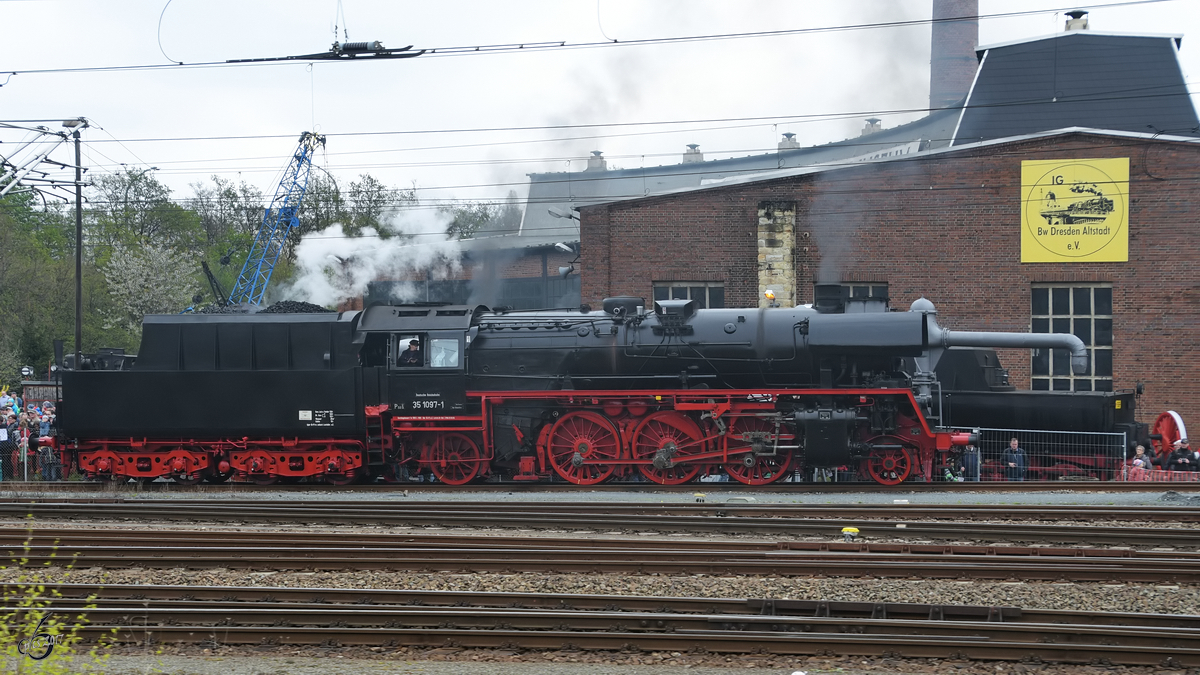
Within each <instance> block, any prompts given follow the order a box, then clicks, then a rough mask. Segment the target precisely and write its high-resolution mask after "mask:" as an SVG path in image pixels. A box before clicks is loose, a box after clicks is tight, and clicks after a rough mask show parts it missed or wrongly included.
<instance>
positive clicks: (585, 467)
mask: <svg viewBox="0 0 1200 675" xmlns="http://www.w3.org/2000/svg"><path fill="white" fill-rule="evenodd" d="M548 446H549V454H550V464H551V465H552V466H553V467H554V471H555V473H557V474H558V475H560V476H562V477H563V478H564V479H565V480H567V481H569V482H571V483H575V484H576V485H595V484H596V483H599V482H601V481H603V480H606V479H607V478H608V477H609V476H611V475H612V474H613V471H614V470H615V469H616V467H615V466H614V465H612V464H603V463H602V462H603V461H605V460H609V461H612V460H617V459H620V457H621V437H620V436H619V435H618V434H617V429H616V427H614V426H613V425H612V422H610V421H608V418H606V417H604V416H603V415H598V414H596V413H593V412H587V411H584V410H577V411H575V412H569V413H567V414H566V415H563V416H562V417H561V418H559V420H558V421H557V422H555V423H554V427H553V428H551V430H550V440H549V443H548Z"/></svg>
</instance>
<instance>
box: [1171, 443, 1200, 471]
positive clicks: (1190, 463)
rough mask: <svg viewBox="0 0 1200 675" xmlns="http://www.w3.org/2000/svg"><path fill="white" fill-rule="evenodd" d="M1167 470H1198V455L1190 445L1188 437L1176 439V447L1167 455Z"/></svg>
mask: <svg viewBox="0 0 1200 675" xmlns="http://www.w3.org/2000/svg"><path fill="white" fill-rule="evenodd" d="M1166 464H1167V471H1196V470H1197V469H1198V468H1200V467H1197V466H1196V455H1195V453H1194V452H1192V449H1191V448H1189V447H1188V442H1187V439H1186V438H1181V439H1179V440H1178V441H1175V449H1174V450H1172V451H1171V454H1170V455H1168V456H1167V462H1166Z"/></svg>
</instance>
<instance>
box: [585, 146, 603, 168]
mask: <svg viewBox="0 0 1200 675" xmlns="http://www.w3.org/2000/svg"><path fill="white" fill-rule="evenodd" d="M603 155H604V153H603V152H601V151H599V150H593V151H592V156H591V157H588V167H587V170H588V171H606V170H607V169H608V162H605V161H604V157H603Z"/></svg>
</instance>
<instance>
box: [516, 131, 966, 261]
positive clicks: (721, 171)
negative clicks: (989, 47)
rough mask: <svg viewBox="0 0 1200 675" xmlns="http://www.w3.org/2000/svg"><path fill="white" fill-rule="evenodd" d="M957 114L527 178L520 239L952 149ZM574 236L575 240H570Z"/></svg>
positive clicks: (556, 236)
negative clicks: (678, 197) (685, 199)
mask: <svg viewBox="0 0 1200 675" xmlns="http://www.w3.org/2000/svg"><path fill="white" fill-rule="evenodd" d="M957 122H958V109H957V108H952V109H945V110H938V111H935V112H933V113H931V114H929V115H927V116H925V117H922V118H921V119H919V120H916V121H914V122H910V123H908V124H904V125H901V126H897V127H892V128H890V129H881V130H879V131H876V132H874V133H871V134H869V135H863V136H858V137H856V138H850V139H846V140H843V141H837V142H834V143H827V144H825V145H818V146H813V147H802V148H793V149H781V150H778V151H776V152H772V153H764V154H759V155H748V156H746V157H731V158H726V159H716V160H709V161H701V162H683V163H679V164H667V165H661V166H648V167H641V168H636V169H612V170H604V169H601V170H596V169H591V170H587V171H577V172H557V173H534V174H529V181H530V183H529V199H528V201H527V202H526V207H525V216H524V219H523V221H522V223H521V235H522V237H530V238H538V239H542V240H548V239H552V240H554V241H577V240H578V238H579V221H577V220H568V219H563V218H558V217H555V216H552V215H551V213H550V211H551V210H555V211H558V212H560V213H562V212H566V211H569V210H571V209H578V208H580V207H581V206H587V205H590V204H599V203H604V202H611V201H617V200H621V199H634V198H637V197H645V196H647V195H655V194H662V193H664V192H670V191H674V190H679V189H683V188H694V187H700V186H702V185H705V184H707V183H710V182H712V181H721V180H725V179H728V178H731V177H736V176H754V175H759V174H761V173H762V172H764V171H776V170H779V169H788V168H796V167H804V166H813V165H819V164H826V163H829V162H845V161H865V160H869V159H873V158H877V157H881V156H902V155H907V154H911V153H914V152H917V151H919V150H923V149H928V148H936V147H945V146H947V145H949V143H950V139H951V137H952V133H953V131H954V125H955V124H956V123H957ZM571 235H573V237H574V238H571V239H568V236H571Z"/></svg>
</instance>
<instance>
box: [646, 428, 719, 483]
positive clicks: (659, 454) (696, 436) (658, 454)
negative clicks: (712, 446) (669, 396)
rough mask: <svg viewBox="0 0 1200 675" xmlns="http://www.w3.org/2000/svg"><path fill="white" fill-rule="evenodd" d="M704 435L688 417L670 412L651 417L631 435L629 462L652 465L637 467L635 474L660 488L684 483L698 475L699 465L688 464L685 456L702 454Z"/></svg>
mask: <svg viewBox="0 0 1200 675" xmlns="http://www.w3.org/2000/svg"><path fill="white" fill-rule="evenodd" d="M703 439H704V433H703V432H702V431H700V427H699V425H697V424H696V423H695V422H693V421H692V419H691V418H690V417H688V416H687V415H684V414H683V413H679V412H675V411H673V410H663V411H659V412H656V413H653V414H651V415H649V416H648V417H646V419H644V420H642V423H641V424H639V425H638V427H637V430H636V431H635V432H634V434H633V458H634V459H640V460H648V461H650V462H653V461H654V460H655V459H656V458H658V461H659V464H660V465H661V464H663V463H666V466H655V465H654V464H653V463H651V464H641V465H639V466H638V471H640V472H641V473H642V475H643V476H645V477H646V478H648V479H650V480H652V481H654V482H655V483H661V484H663V485H679V484H681V483H686V482H688V481H690V480H692V479H693V478H695V477H696V474H698V473H700V469H701V465H700V464H698V463H692V462H689V461H688V456H689V455H696V454H700V453H702V452H704V447H703V446H704V443H703V442H702V441H703Z"/></svg>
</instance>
